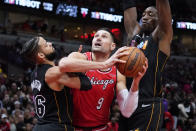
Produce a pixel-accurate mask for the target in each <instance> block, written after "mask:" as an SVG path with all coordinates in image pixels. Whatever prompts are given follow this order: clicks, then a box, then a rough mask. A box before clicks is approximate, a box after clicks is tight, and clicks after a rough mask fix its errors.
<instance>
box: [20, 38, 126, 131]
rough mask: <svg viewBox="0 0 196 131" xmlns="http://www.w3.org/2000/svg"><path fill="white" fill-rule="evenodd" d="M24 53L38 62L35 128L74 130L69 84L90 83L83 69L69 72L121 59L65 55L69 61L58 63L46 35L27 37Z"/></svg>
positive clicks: (34, 78) (84, 86) (83, 85)
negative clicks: (78, 57)
mask: <svg viewBox="0 0 196 131" xmlns="http://www.w3.org/2000/svg"><path fill="white" fill-rule="evenodd" d="M122 51H123V50H122ZM21 54H23V55H24V56H25V57H26V58H28V59H29V60H31V61H32V62H33V63H35V64H36V67H35V69H34V71H33V73H32V82H31V88H32V90H33V95H34V99H33V100H34V105H35V112H36V117H37V119H38V123H37V124H36V126H35V127H34V129H33V131H74V130H75V129H74V128H73V127H72V110H73V109H72V104H73V103H72V92H71V90H70V88H76V89H80V90H89V89H91V83H90V81H89V79H88V77H86V76H85V75H83V74H82V73H75V74H74V75H73V73H72V74H71V75H70V73H68V72H84V71H87V70H93V69H95V70H96V69H102V68H109V67H110V66H112V65H113V64H115V63H116V62H117V61H118V56H116V57H115V56H114V57H111V59H110V60H108V61H105V62H90V61H87V60H84V61H82V60H80V62H78V60H76V59H72V58H70V57H65V58H63V60H62V62H65V63H66V64H63V66H61V67H60V66H55V64H54V59H55V49H54V48H53V46H52V43H50V42H47V41H46V40H45V39H44V38H43V37H34V38H32V39H31V40H29V41H27V42H26V43H25V44H24V45H23V49H22V51H21ZM119 57H120V56H119ZM65 72H66V73H65ZM68 87H69V88H68Z"/></svg>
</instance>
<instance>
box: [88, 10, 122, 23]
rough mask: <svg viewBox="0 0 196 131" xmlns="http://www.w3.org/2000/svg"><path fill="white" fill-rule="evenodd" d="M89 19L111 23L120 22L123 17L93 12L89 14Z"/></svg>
mask: <svg viewBox="0 0 196 131" xmlns="http://www.w3.org/2000/svg"><path fill="white" fill-rule="evenodd" d="M91 18H93V19H100V20H106V21H112V22H122V18H123V16H121V15H113V14H109V13H103V12H93V11H92V12H91Z"/></svg>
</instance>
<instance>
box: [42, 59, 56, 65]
mask: <svg viewBox="0 0 196 131" xmlns="http://www.w3.org/2000/svg"><path fill="white" fill-rule="evenodd" d="M42 64H48V65H52V66H55V63H54V61H49V60H45V61H44V62H42Z"/></svg>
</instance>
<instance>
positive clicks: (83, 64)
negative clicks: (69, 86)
mask: <svg viewBox="0 0 196 131" xmlns="http://www.w3.org/2000/svg"><path fill="white" fill-rule="evenodd" d="M128 49H129V48H128V47H121V48H119V49H118V50H117V51H116V52H115V53H114V54H113V55H112V56H111V57H110V58H109V59H108V60H106V61H104V62H95V61H88V60H87V58H86V56H85V55H84V54H81V53H79V52H73V53H71V54H70V55H69V56H68V57H64V58H62V59H61V60H60V62H59V68H60V71H61V72H86V71H88V70H96V69H106V68H109V67H111V66H112V65H114V64H115V63H125V61H123V60H120V59H119V57H121V56H124V55H128V53H127V52H125V51H126V50H128Z"/></svg>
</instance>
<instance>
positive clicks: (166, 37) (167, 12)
mask: <svg viewBox="0 0 196 131" xmlns="http://www.w3.org/2000/svg"><path fill="white" fill-rule="evenodd" d="M156 8H157V11H158V19H159V21H158V26H157V28H156V29H155V31H154V32H153V34H152V35H153V36H154V38H155V40H156V39H158V42H159V49H160V50H161V51H163V52H164V53H165V54H166V55H168V56H170V44H171V41H172V37H173V29H172V17H171V9H170V5H169V1H168V0H156Z"/></svg>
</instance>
